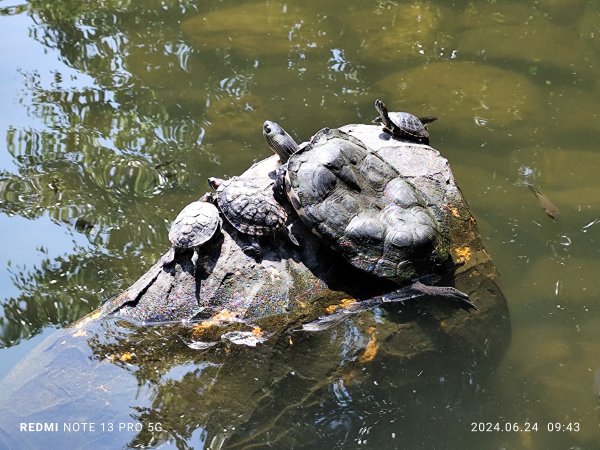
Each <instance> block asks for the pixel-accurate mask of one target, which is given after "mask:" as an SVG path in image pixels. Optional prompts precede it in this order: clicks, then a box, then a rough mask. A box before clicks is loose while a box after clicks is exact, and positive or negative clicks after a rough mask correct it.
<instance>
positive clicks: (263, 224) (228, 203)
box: [208, 177, 300, 254]
mask: <svg viewBox="0 0 600 450" xmlns="http://www.w3.org/2000/svg"><path fill="white" fill-rule="evenodd" d="M208 184H209V185H210V187H212V188H213V189H215V191H216V193H215V194H216V203H217V205H218V207H219V209H220V210H221V212H222V213H223V215H224V216H225V218H226V219H227V221H228V222H229V223H230V224H231V225H233V227H234V228H235V229H236V230H238V231H239V232H240V233H243V234H246V235H249V236H257V237H260V236H266V235H274V234H275V233H277V232H284V233H285V234H286V236H287V237H288V239H289V240H290V241H291V242H292V243H293V244H294V245H300V244H299V243H298V240H297V239H296V238H295V236H294V235H293V234H292V233H291V231H290V229H289V227H287V226H286V221H287V218H288V216H287V212H286V211H285V208H284V207H283V206H282V205H281V204H280V203H278V202H277V200H276V199H275V197H274V196H273V180H271V179H270V178H265V179H262V178H257V179H252V178H240V177H233V178H230V179H229V180H222V179H219V178H214V177H211V178H209V179H208ZM243 250H244V251H248V252H250V253H253V254H260V245H259V244H258V242H257V241H256V240H252V243H251V244H250V245H249V246H247V247H245V248H244V249H243Z"/></svg>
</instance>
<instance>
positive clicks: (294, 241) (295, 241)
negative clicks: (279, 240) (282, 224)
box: [286, 225, 300, 247]
mask: <svg viewBox="0 0 600 450" xmlns="http://www.w3.org/2000/svg"><path fill="white" fill-rule="evenodd" d="M286 231H287V237H288V239H289V240H290V242H291V243H292V244H294V245H295V246H296V247H300V242H298V239H296V236H294V235H293V234H292V226H291V225H288V226H287V227H286Z"/></svg>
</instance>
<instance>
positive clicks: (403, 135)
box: [373, 100, 437, 145]
mask: <svg viewBox="0 0 600 450" xmlns="http://www.w3.org/2000/svg"><path fill="white" fill-rule="evenodd" d="M375 109H376V110H377V112H378V113H379V116H377V117H376V118H375V119H374V120H373V123H381V124H382V125H383V129H384V130H385V131H387V132H388V133H390V134H392V135H393V136H395V137H397V138H400V139H403V140H406V141H409V142H416V143H418V144H427V145H429V132H428V131H427V127H426V125H427V124H428V123H431V122H433V121H434V120H437V117H417V116H414V115H412V114H411V113H407V112H389V111H388V109H387V107H386V106H385V104H384V103H383V102H382V101H381V100H375Z"/></svg>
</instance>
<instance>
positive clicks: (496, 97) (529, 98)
mask: <svg viewBox="0 0 600 450" xmlns="http://www.w3.org/2000/svg"><path fill="white" fill-rule="evenodd" d="M428 85H435V86H437V89H435V90H427V89H422V87H423V86H428ZM377 87H378V88H379V89H380V90H381V91H382V92H385V93H386V96H388V97H390V98H392V99H401V100H400V101H402V102H403V103H404V104H406V105H419V104H425V105H427V108H428V110H426V111H419V114H433V115H438V116H439V117H443V120H440V121H439V123H436V124H435V126H436V127H444V126H446V127H451V128H452V129H453V130H456V132H465V129H468V127H466V126H465V123H472V124H473V127H477V126H490V127H493V128H504V127H508V126H510V127H511V133H514V132H515V128H519V127H523V128H525V127H527V132H528V133H531V127H532V124H531V123H530V122H529V119H530V118H531V117H535V115H536V114H538V113H539V111H538V105H539V104H540V95H541V94H540V91H539V88H538V87H536V86H535V85H534V84H533V83H532V82H531V81H529V80H528V79H527V78H526V77H524V76H523V75H519V74H517V73H515V72H511V71H508V70H503V69H499V68H496V67H494V66H491V65H484V64H477V63H471V62H462V61H447V62H436V63H431V64H427V65H424V66H420V67H415V68H412V69H407V70H402V71H399V72H397V73H394V74H391V75H388V76H386V77H385V78H383V79H381V80H380V81H379V82H378V83H377ZM396 101H398V100H396ZM526 119H527V121H526ZM433 126H434V125H432V127H433ZM432 143H433V144H434V145H435V138H432Z"/></svg>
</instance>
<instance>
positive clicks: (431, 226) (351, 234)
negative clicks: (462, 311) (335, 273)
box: [263, 122, 474, 307]
mask: <svg viewBox="0 0 600 450" xmlns="http://www.w3.org/2000/svg"><path fill="white" fill-rule="evenodd" d="M279 128H281V127H280V126H279V125H277V124H273V123H272V122H270V123H269V126H268V127H263V132H264V135H265V139H266V141H267V143H268V144H269V145H270V146H271V147H272V148H274V147H275V146H277V147H278V148H279V149H281V148H287V149H290V151H292V150H293V149H296V151H295V152H293V153H292V154H291V155H290V156H289V159H288V160H287V169H285V166H283V167H284V170H282V171H281V172H282V175H284V176H285V181H284V185H285V189H286V193H287V197H288V198H289V200H290V202H291V204H292V206H293V207H294V209H295V210H296V212H297V213H298V215H299V216H300V218H301V219H302V221H303V222H304V223H305V224H306V225H307V226H308V227H309V228H310V229H311V231H312V232H313V233H314V234H316V235H317V236H319V237H320V238H321V239H322V240H323V241H324V242H325V243H326V244H327V245H329V246H330V247H331V248H332V249H334V250H335V251H336V252H338V253H339V254H340V255H341V256H342V257H344V258H345V259H346V260H347V261H348V262H350V264H352V265H353V266H354V267H357V268H359V269H362V270H364V271H366V272H369V273H371V274H373V275H376V276H378V277H382V278H387V279H389V280H392V281H394V282H396V283H398V284H400V285H404V284H407V283H409V284H411V287H412V289H413V290H416V291H418V292H420V293H423V294H426V295H431V296H441V297H447V298H450V299H453V300H458V301H460V302H461V303H462V304H465V305H467V306H469V307H474V305H473V304H472V303H471V302H470V300H469V297H468V295H466V294H465V293H463V292H461V291H459V290H457V289H455V288H453V287H440V286H427V285H425V284H423V283H422V282H421V281H419V280H420V279H421V278H423V277H424V276H429V275H432V274H433V273H434V272H436V271H437V269H440V268H441V267H442V266H444V265H446V264H447V263H449V262H450V259H451V258H450V253H449V250H448V242H447V239H446V238H445V235H444V232H443V230H442V226H441V225H440V223H439V222H438V220H437V219H436V217H435V216H434V214H432V213H431V211H430V209H429V208H428V207H427V204H426V202H425V201H424V200H423V198H422V197H421V195H420V194H419V192H417V190H416V189H415V188H414V187H413V186H412V185H411V184H410V183H408V182H407V181H406V180H405V178H404V177H403V176H401V175H400V173H399V172H398V171H397V170H396V169H395V168H394V167H393V166H392V165H390V164H389V163H388V162H387V161H385V160H384V159H383V158H382V157H381V156H379V155H378V154H377V153H375V152H373V151H370V149H369V148H367V147H366V146H365V144H363V143H362V142H361V141H360V140H358V139H356V138H353V137H352V136H350V135H348V134H346V133H344V132H342V131H340V130H331V129H327V128H326V129H323V130H321V131H319V132H318V133H317V134H316V135H315V136H314V137H313V138H312V140H311V141H310V142H309V143H307V144H303V145H300V146H298V145H297V144H295V142H286V143H284V145H282V144H281V142H277V143H275V144H274V143H273V140H272V138H271V136H272V135H273V134H275V135H277V136H281V133H280V130H279ZM267 130H269V132H267ZM288 136H289V135H288ZM401 291H402V292H403V293H404V292H405V290H399V291H398V292H399V293H400V292H401Z"/></svg>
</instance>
